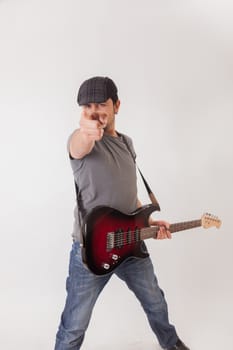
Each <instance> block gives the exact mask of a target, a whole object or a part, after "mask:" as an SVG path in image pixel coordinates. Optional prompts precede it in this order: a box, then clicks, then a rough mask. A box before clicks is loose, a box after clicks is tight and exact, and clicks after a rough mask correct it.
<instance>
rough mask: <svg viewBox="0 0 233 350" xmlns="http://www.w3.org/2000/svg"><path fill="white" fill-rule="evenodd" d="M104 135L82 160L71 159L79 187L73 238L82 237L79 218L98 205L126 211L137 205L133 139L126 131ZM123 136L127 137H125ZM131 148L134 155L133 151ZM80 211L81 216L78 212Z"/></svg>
mask: <svg viewBox="0 0 233 350" xmlns="http://www.w3.org/2000/svg"><path fill="white" fill-rule="evenodd" d="M118 135H119V136H118V137H113V136H109V135H105V134H104V136H103V138H102V139H101V140H100V141H96V142H95V145H94V147H93V149H92V151H91V152H90V153H89V154H87V155H86V156H85V157H83V158H82V159H72V158H70V162H71V167H72V169H73V174H74V179H75V182H76V184H77V187H78V206H76V207H75V210H74V216H75V221H74V228H73V233H72V236H73V238H74V240H80V225H81V223H80V219H81V221H82V217H84V216H85V215H86V214H87V213H88V212H89V211H90V210H91V209H93V208H94V207H96V206H98V205H106V206H109V207H112V208H115V209H117V210H120V211H121V212H123V213H130V212H133V211H134V210H135V209H136V208H137V178H136V166H135V162H134V160H133V157H132V154H133V156H134V157H135V156H136V155H135V151H134V148H133V144H132V140H131V139H130V138H129V137H128V136H126V135H123V134H119V133H118ZM123 138H124V139H123ZM124 140H125V141H126V142H127V145H128V147H129V148H130V150H131V152H132V154H131V153H130V151H129V149H128V147H127V145H126V144H125V142H124ZM79 213H80V214H81V215H79Z"/></svg>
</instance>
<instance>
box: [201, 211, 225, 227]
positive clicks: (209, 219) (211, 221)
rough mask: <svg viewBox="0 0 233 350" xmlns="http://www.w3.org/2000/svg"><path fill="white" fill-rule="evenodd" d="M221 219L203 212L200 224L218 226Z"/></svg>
mask: <svg viewBox="0 0 233 350" xmlns="http://www.w3.org/2000/svg"><path fill="white" fill-rule="evenodd" d="M221 223H222V222H221V220H219V218H218V217H217V216H214V215H212V214H209V213H205V214H203V215H202V217H201V225H202V227H204V228H209V227H213V226H214V227H216V228H219V227H220V226H221Z"/></svg>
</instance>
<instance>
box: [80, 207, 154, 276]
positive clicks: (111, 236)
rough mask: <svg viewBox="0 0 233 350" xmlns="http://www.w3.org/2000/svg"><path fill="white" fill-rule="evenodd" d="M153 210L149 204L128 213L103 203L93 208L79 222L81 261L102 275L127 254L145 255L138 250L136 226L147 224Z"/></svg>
mask: <svg viewBox="0 0 233 350" xmlns="http://www.w3.org/2000/svg"><path fill="white" fill-rule="evenodd" d="M155 210H156V207H155V206H153V205H152V204H149V205H145V206H143V207H141V208H139V209H137V210H136V211H135V212H133V213H132V214H124V213H121V212H120V211H118V210H116V209H113V208H110V207H105V206H99V207H96V208H94V209H93V210H92V211H91V212H90V213H89V214H87V216H86V217H85V219H84V223H83V226H82V235H83V246H82V258H83V262H84V263H85V264H86V265H87V267H88V268H89V269H90V270H91V271H92V272H93V273H94V274H96V275H104V274H106V273H109V272H111V271H113V270H114V269H115V268H116V267H117V266H118V265H120V264H121V263H122V262H123V261H124V260H125V259H127V258H129V257H132V256H136V257H140V258H145V257H147V256H148V255H149V254H148V253H145V252H143V251H142V250H141V244H142V240H141V239H140V228H142V227H148V226H149V225H148V219H149V216H150V214H151V213H152V212H153V211H155Z"/></svg>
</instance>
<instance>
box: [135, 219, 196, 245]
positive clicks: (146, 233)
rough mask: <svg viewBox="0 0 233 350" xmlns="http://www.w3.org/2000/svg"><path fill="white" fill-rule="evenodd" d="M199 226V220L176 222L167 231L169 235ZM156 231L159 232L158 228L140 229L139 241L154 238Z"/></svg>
mask: <svg viewBox="0 0 233 350" xmlns="http://www.w3.org/2000/svg"><path fill="white" fill-rule="evenodd" d="M199 226H201V220H193V221H186V222H178V223H176V224H171V225H170V228H169V231H170V232H171V233H173V232H178V231H184V230H189V229H192V228H195V227H199ZM158 230H159V226H152V227H145V228H142V229H141V231H140V239H141V240H144V239H147V238H152V237H154V238H155V237H156V235H157V232H158Z"/></svg>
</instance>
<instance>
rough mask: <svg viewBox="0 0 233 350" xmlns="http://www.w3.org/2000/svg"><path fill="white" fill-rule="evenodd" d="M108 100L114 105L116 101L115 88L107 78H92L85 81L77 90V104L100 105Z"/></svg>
mask: <svg viewBox="0 0 233 350" xmlns="http://www.w3.org/2000/svg"><path fill="white" fill-rule="evenodd" d="M109 98H111V99H112V100H113V102H114V103H115V102H116V101H117V100H118V95H117V87H116V85H115V83H114V82H113V80H112V79H110V78H108V77H93V78H90V79H87V80H85V81H84V82H83V83H82V85H81V86H80V88H79V92H78V99H77V100H78V104H79V105H80V106H82V105H86V104H88V103H102V102H105V101H107V100H108V99H109Z"/></svg>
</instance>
